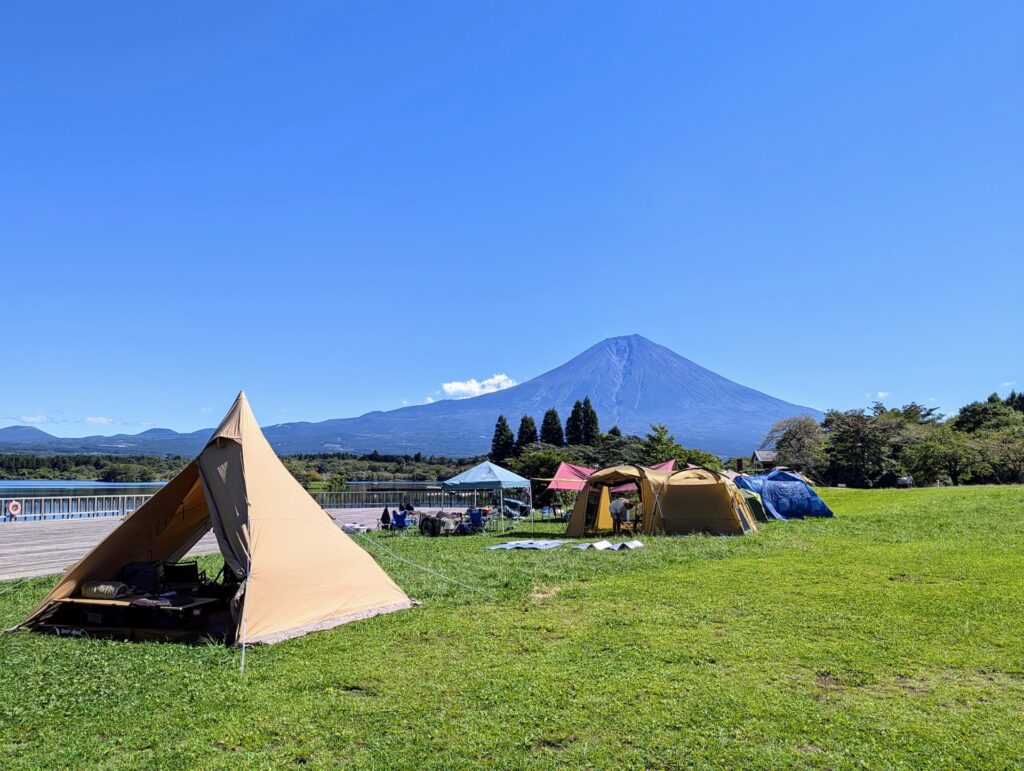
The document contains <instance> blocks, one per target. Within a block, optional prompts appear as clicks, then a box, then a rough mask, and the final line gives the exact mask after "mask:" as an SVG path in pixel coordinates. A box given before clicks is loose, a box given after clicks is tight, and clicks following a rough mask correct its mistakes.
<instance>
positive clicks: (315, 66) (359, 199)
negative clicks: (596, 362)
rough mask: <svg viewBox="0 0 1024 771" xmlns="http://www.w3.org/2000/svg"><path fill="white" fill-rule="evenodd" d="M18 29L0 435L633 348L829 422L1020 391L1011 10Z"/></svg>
mask: <svg viewBox="0 0 1024 771" xmlns="http://www.w3.org/2000/svg"><path fill="white" fill-rule="evenodd" d="M3 15H4V18H3V23H2V24H0V110H2V119H0V141H2V147H3V162H2V163H0V266H2V267H0V287H2V289H0V314H2V318H3V321H4V323H3V331H2V333H0V352H2V356H0V362H2V368H3V380H2V384H0V415H2V416H3V417H2V418H0V425H10V424H17V423H20V422H25V421H26V420H27V421H35V424H36V425H39V427H40V428H43V429H45V430H48V431H50V432H52V433H55V434H58V435H68V436H70V435H81V434H89V433H113V432H116V431H121V430H126V431H130V432H136V431H139V430H142V429H143V428H145V427H147V426H151V425H158V426H167V427H171V428H175V429H178V430H194V429H197V428H201V427H204V426H210V425H213V424H214V422H215V421H216V419H218V418H219V417H220V414H221V413H222V412H223V411H224V410H226V409H227V407H228V406H229V405H230V403H231V400H232V399H233V397H234V395H235V393H236V391H237V390H238V389H239V388H240V387H244V388H245V389H246V390H247V392H248V394H249V397H250V400H251V402H252V404H253V407H254V409H255V410H256V414H257V416H258V417H259V418H260V420H261V421H262V422H263V423H276V422H281V421H290V420H323V419H326V418H330V417H343V416H348V415H354V414H360V413H363V412H366V411H368V410H372V409H391V408H394V407H398V406H400V405H401V404H402V403H403V401H406V402H410V403H417V402H422V401H423V400H424V399H426V398H427V397H428V396H431V397H432V398H440V397H442V396H444V391H443V388H442V384H443V383H446V382H454V381H466V380H468V379H470V378H475V379H477V380H483V379H485V378H487V377H490V376H492V375H494V374H499V373H500V374H505V375H507V376H508V377H509V378H511V379H514V380H518V381H521V380H524V379H527V378H529V377H531V376H534V375H537V374H540V373H541V372H544V371H545V370H547V369H549V368H551V367H553V366H555V365H558V364H560V363H562V362H564V361H565V360H567V359H568V358H569V357H571V356H573V355H575V354H576V353H578V352H580V351H581V350H583V349H584V348H586V347H588V346H589V345H591V344H593V343H595V342H597V341H598V340H600V339H602V338H604V337H608V336H612V335H617V334H627V333H632V332H639V333H640V334H643V335H645V336H647V337H649V338H651V339H653V340H655V341H656V342H660V343H662V344H664V345H667V346H668V347H670V348H672V349H674V350H675V351H677V352H679V353H681V354H683V355H684V356H687V357H689V358H691V359H693V360H694V361H696V362H698V363H699V364H702V365H704V366H706V367H709V368H711V369H713V370H715V371H717V372H719V373H721V374H723V375H725V376H727V377H729V378H732V379H733V380H736V381H739V382H741V383H743V384H745V385H749V386H752V387H755V388H758V389H760V390H763V391H766V392H768V393H770V394H772V395H775V396H779V397H781V398H785V399H788V400H790V401H794V402H797V403H801V404H808V405H812V406H815V407H819V408H827V407H842V408H850V407H857V406H866V405H868V404H869V403H870V402H871V401H872V400H874V399H875V398H877V395H878V394H879V393H880V392H882V393H886V394H888V396H887V397H886V401H888V402H890V403H903V402H907V401H910V400H919V401H922V402H925V401H927V402H928V403H929V404H935V405H938V406H940V407H942V408H944V409H946V410H947V411H951V410H954V409H955V408H956V407H958V406H959V405H960V404H962V403H963V402H965V401H968V400H971V399H974V398H978V397H984V396H985V395H987V394H988V393H990V392H991V391H993V390H998V391H1001V392H1005V391H1008V390H1009V388H1010V386H1008V385H1004V384H1008V383H1010V382H1011V381H1016V383H1017V386H1018V387H1020V386H1022V385H1024V363H1022V357H1021V351H1022V350H1024V312H1022V302H1021V297H1022V290H1024V230H1022V223H1024V46H1022V45H1021V30H1022V29H1024V4H1022V3H1020V2H1008V3H997V2H990V3H984V4H973V3H938V2H920V3H873V4H862V3H811V2H809V3H805V4H781V3H756V2H751V3H731V2H730V3H682V2H667V3H653V2H650V3H646V2H645V3H632V2H623V3H618V4H608V3H596V2H582V1H581V2H545V3H523V2H509V3H497V2H493V3H492V2H487V3H481V2H475V1H473V2H464V3H454V4H445V3H398V2H347V3H336V2H310V3H301V4H298V5H296V4H281V3H273V4H267V3H254V2H245V3H237V4H234V5H231V4H227V3H215V4H209V3H140V2H119V3H107V2H94V3H46V2H23V3H9V4H6V5H5V7H4V14H3ZM928 400H934V401H928ZM87 421H88V422H87Z"/></svg>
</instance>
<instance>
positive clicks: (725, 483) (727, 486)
mask: <svg viewBox="0 0 1024 771" xmlns="http://www.w3.org/2000/svg"><path fill="white" fill-rule="evenodd" d="M630 482H632V483H634V484H635V485H636V486H637V489H638V490H639V492H640V506H639V507H638V508H637V509H636V510H634V511H635V512H636V516H638V517H639V529H640V530H641V531H642V532H644V533H648V534H655V533H700V532H705V533H712V534H716V535H742V534H743V533H747V532H750V531H752V530H756V529H757V522H756V520H755V518H754V515H753V513H752V512H751V511H750V508H749V506H748V505H747V502H746V501H745V500H744V498H743V496H742V495H741V494H740V492H739V490H738V489H737V487H736V485H734V484H733V483H732V482H731V481H729V480H728V479H726V478H725V477H724V476H722V475H721V474H719V473H718V472H716V471H711V470H710V469H705V468H687V469H683V470H681V471H656V470H654V469H650V468H645V467H643V466H628V465H627V466H615V467H613V468H607V469H602V470H601V471H595V472H594V473H593V474H592V475H591V476H590V479H589V480H588V482H587V484H588V486H587V487H586V488H584V490H583V491H582V492H581V493H580V498H579V499H577V504H576V506H575V507H574V508H573V513H572V515H571V516H570V517H569V525H568V527H567V528H566V534H567V535H569V536H573V537H575V536H580V535H583V533H585V532H587V531H588V530H600V529H604V528H602V527H601V525H600V520H599V519H598V518H596V517H593V516H589V513H590V512H589V511H588V508H591V509H592V508H593V506H592V504H590V505H589V506H588V503H587V501H592V500H593V497H594V495H595V494H596V493H597V492H598V491H601V490H607V489H608V488H611V487H617V486H620V485H623V484H626V483H630ZM581 501H582V502H581ZM597 511H598V513H600V508H598V509H597ZM609 523H610V517H609ZM608 527H610V524H609V525H608Z"/></svg>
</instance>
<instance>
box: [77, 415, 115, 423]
mask: <svg viewBox="0 0 1024 771" xmlns="http://www.w3.org/2000/svg"><path fill="white" fill-rule="evenodd" d="M82 422H83V423H88V424H89V425H91V426H106V425H108V424H110V423H113V422H114V419H113V418H105V417H103V416H101V415H90V416H89V417H87V418H86V419H85V420H83V421H82Z"/></svg>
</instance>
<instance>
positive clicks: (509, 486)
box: [441, 460, 530, 519]
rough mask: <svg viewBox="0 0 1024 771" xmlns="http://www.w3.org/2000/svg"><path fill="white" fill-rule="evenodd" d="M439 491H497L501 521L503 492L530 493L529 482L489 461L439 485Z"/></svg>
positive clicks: (503, 511)
mask: <svg viewBox="0 0 1024 771" xmlns="http://www.w3.org/2000/svg"><path fill="white" fill-rule="evenodd" d="M441 489H442V490H444V491H445V492H456V491H458V490H473V491H476V490H491V491H497V493H498V497H499V500H500V505H499V508H498V511H499V512H500V515H501V517H502V519H504V517H505V491H506V490H522V489H525V490H527V494H529V491H530V480H529V479H525V478H524V477H521V476H519V475H518V474H516V473H515V472H512V471H509V470H508V469H507V468H502V467H501V466H498V465H496V464H494V463H491V462H490V461H486V460H485V461H484V462H483V463H481V464H479V465H477V466H473V468H471V469H468V470H466V471H463V472H462V473H461V474H459V475H458V476H454V477H452V478H451V479H448V480H446V481H444V482H442V483H441Z"/></svg>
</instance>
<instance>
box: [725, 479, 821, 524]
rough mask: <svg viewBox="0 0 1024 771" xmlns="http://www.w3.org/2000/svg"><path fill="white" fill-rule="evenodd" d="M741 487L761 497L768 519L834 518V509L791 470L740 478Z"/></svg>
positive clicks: (738, 484) (737, 482)
mask: <svg viewBox="0 0 1024 771" xmlns="http://www.w3.org/2000/svg"><path fill="white" fill-rule="evenodd" d="M735 482H736V485H737V487H743V488H746V489H747V490H753V491H754V492H755V493H757V494H758V495H760V496H761V503H762V504H764V510H765V512H767V514H768V516H770V517H775V518H776V519H803V518H804V517H831V516H834V514H832V509H830V508H829V507H828V505H827V504H826V503H825V501H823V500H822V499H821V496H819V495H818V494H817V493H816V492H814V490H812V489H811V486H810V485H809V484H807V482H805V481H804V479H803V477H801V476H800V475H799V474H797V473H795V472H793V471H789V470H788V469H778V468H777V469H772V470H771V471H769V472H768V473H767V474H756V475H754V476H739V477H736V479H735Z"/></svg>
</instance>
